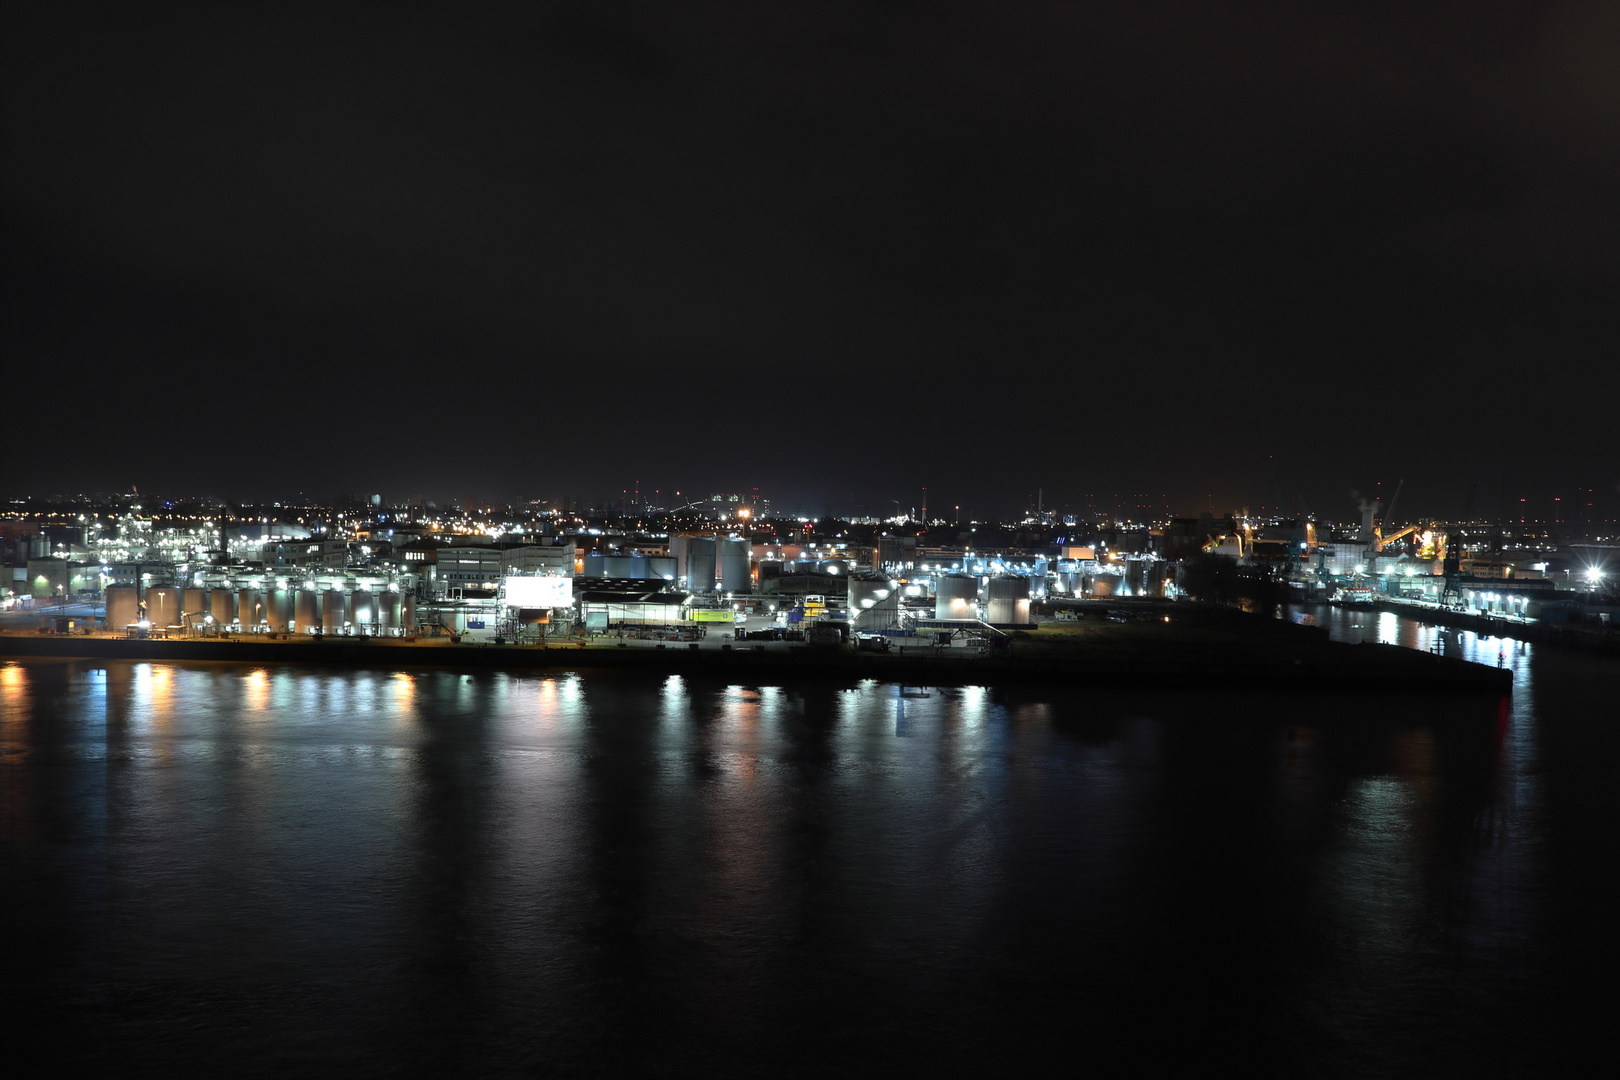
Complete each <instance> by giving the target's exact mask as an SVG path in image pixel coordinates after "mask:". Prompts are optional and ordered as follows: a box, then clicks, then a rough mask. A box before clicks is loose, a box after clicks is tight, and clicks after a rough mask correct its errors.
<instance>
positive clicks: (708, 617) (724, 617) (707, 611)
mask: <svg viewBox="0 0 1620 1080" xmlns="http://www.w3.org/2000/svg"><path fill="white" fill-rule="evenodd" d="M687 618H689V619H691V620H692V621H693V622H731V621H733V620H732V611H731V609H730V608H719V609H715V608H693V609H692V610H691V611H689V612H688V613H687Z"/></svg>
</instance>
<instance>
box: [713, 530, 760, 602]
mask: <svg viewBox="0 0 1620 1080" xmlns="http://www.w3.org/2000/svg"><path fill="white" fill-rule="evenodd" d="M749 554H750V551H749V547H748V541H746V540H722V541H720V588H721V589H723V590H725V591H726V592H734V593H738V592H750V591H752V589H753V587H754V582H753V578H752V577H750V576H749V573H748V558H749Z"/></svg>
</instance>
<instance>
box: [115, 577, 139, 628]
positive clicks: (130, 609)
mask: <svg viewBox="0 0 1620 1080" xmlns="http://www.w3.org/2000/svg"><path fill="white" fill-rule="evenodd" d="M139 603H140V601H139V600H138V599H137V598H136V596H135V586H133V585H109V586H107V629H109V630H122V629H123V628H124V627H126V626H128V625H129V624H130V623H132V622H134V621H135V616H136V613H137V611H138V610H139V609H138V608H137V606H136V605H137V604H139Z"/></svg>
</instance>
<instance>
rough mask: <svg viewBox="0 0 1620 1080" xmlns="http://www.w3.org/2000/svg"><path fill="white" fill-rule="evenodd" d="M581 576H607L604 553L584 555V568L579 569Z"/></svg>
mask: <svg viewBox="0 0 1620 1080" xmlns="http://www.w3.org/2000/svg"><path fill="white" fill-rule="evenodd" d="M580 576H581V577H592V578H595V577H607V557H606V556H604V555H587V556H585V566H584V569H583V570H581V571H580Z"/></svg>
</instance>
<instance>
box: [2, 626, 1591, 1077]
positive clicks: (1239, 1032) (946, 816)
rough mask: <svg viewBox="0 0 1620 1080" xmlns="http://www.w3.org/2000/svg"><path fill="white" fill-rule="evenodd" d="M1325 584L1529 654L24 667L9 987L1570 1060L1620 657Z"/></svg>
mask: <svg viewBox="0 0 1620 1080" xmlns="http://www.w3.org/2000/svg"><path fill="white" fill-rule="evenodd" d="M1313 617H1315V618H1318V619H1320V620H1321V621H1322V622H1324V623H1325V624H1327V625H1328V626H1329V628H1330V630H1331V632H1332V633H1333V634H1334V635H1335V636H1339V637H1342V638H1345V639H1348V640H1363V639H1371V640H1392V641H1397V642H1399V643H1401V644H1405V645H1408V646H1409V647H1421V648H1439V647H1441V646H1440V645H1437V644H1436V640H1437V639H1438V640H1440V641H1443V643H1444V644H1443V647H1444V648H1446V649H1447V650H1449V651H1452V652H1454V653H1457V654H1461V655H1467V656H1470V657H1471V658H1478V659H1480V660H1482V661H1485V662H1488V663H1491V664H1497V663H1500V664H1502V665H1503V666H1511V667H1512V669H1513V671H1514V675H1515V684H1514V686H1515V689H1514V694H1513V696H1512V697H1511V698H1510V699H1494V698H1481V697H1473V696H1463V697H1447V696H1425V697H1411V696H1403V695H1397V694H1381V693H1378V692H1377V691H1376V690H1374V691H1372V692H1370V693H1368V694H1364V695H1351V696H1345V695H1333V694H1322V695H1309V694H1298V693H1294V694H1284V693H1268V692H1266V691H1265V690H1264V689H1263V688H1259V689H1256V690H1255V691H1253V692H1249V693H1242V694H1236V693H1219V694H1208V695H1201V694H1196V693H1187V692H1175V693H1169V692H1162V691H1158V690H1155V689H1154V688H1153V687H1152V686H1150V685H1144V686H1112V687H1092V686H1087V687H1076V688H1073V689H1069V690H1043V691H1039V692H1036V691H1023V690H1017V691H999V690H994V689H986V688H978V687H966V688H959V689H940V688H929V689H919V688H909V687H898V686H895V685H892V684H879V683H873V682H863V683H854V684H848V685H837V684H814V683H812V684H806V685H802V686H795V685H783V686H743V685H728V684H726V683H724V682H711V683H703V682H693V681H689V680H683V679H681V678H675V677H671V678H665V677H626V676H625V675H623V674H610V673H597V674H583V675H581V674H570V675H558V676H551V675H545V674H538V673H515V674H498V673H479V674H470V675H469V674H465V673H456V672H450V671H416V672H403V671H387V670H364V671H360V670H327V669H315V668H299V667H296V666H252V665H242V666H235V665H225V664H199V665H174V664H159V663H113V664H104V663H97V664H43V663H26V664H18V663H11V664H0V785H3V787H0V807H3V818H0V826H3V828H0V842H3V847H0V856H3V871H4V877H3V885H0V917H3V919H4V923H3V925H4V926H5V928H6V937H5V949H6V953H7V955H6V961H5V976H4V985H5V989H6V1001H5V1008H6V1016H7V1025H8V1027H9V1028H10V1029H11V1030H12V1031H13V1032H14V1043H15V1041H16V1039H17V1037H21V1038H22V1039H23V1040H26V1041H28V1042H31V1043H32V1044H34V1045H37V1046H39V1047H41V1048H43V1049H44V1050H45V1051H46V1052H47V1053H48V1054H49V1059H50V1060H51V1061H52V1062H53V1064H54V1065H55V1066H56V1068H57V1069H58V1070H60V1071H61V1072H62V1073H63V1074H64V1075H91V1074H94V1075H107V1074H111V1073H115V1072H116V1073H119V1074H126V1073H129V1072H131V1071H132V1070H133V1071H138V1072H144V1071H148V1070H156V1069H159V1068H161V1069H164V1070H165V1071H172V1072H176V1073H178V1074H192V1075H212V1074H219V1073H231V1074H237V1075H248V1076H259V1075H277V1074H289V1073H298V1074H317V1075H325V1074H332V1075H338V1074H341V1075H345V1076H446V1075H451V1076H454V1075H465V1076H526V1075H696V1074H702V1075H709V1076H714V1075H749V1076H752V1075H760V1074H778V1075H793V1076H823V1075H828V1074H831V1073H837V1072H847V1071H855V1072H858V1073H860V1074H865V1073H869V1072H875V1071H878V1070H880V1069H889V1070H905V1071H906V1072H908V1073H910V1072H921V1071H924V1070H927V1071H935V1072H944V1073H946V1074H950V1075H956V1074H961V1073H964V1072H967V1071H970V1070H980V1069H995V1070H997V1071H998V1072H1014V1071H1016V1072H1018V1073H1023V1072H1033V1071H1036V1070H1037V1069H1039V1070H1041V1071H1046V1070H1048V1069H1054V1068H1056V1069H1062V1070H1064V1071H1066V1072H1068V1071H1081V1070H1102V1071H1104V1072H1105V1074H1110V1075H1118V1074H1120V1073H1122V1072H1130V1073H1133V1074H1134V1073H1145V1072H1150V1071H1158V1070H1161V1069H1168V1068H1175V1069H1178V1070H1180V1069H1186V1068H1189V1067H1191V1068H1198V1069H1222V1070H1227V1069H1230V1070H1233V1071H1238V1070H1242V1071H1244V1072H1251V1073H1260V1074H1266V1075H1289V1076H1297V1075H1315V1076H1327V1077H1337V1076H1344V1077H1374V1076H1390V1075H1400V1076H1469V1077H1476V1078H1477V1077H1488V1076H1544V1075H1549V1074H1550V1073H1558V1072H1562V1071H1566V1068H1565V1067H1568V1066H1572V1065H1573V1064H1574V1063H1575V1062H1576V1061H1578V1060H1579V1056H1578V1055H1580V1054H1581V1052H1582V1051H1583V1050H1584V1049H1585V1048H1587V1047H1589V1046H1591V1045H1592V1041H1593V1040H1594V1039H1595V1038H1596V1037H1597V1036H1599V1035H1601V1034H1602V1033H1604V1032H1606V1030H1607V1026H1608V1023H1609V1021H1610V1016H1609V1007H1608V1004H1609V1001H1610V996H1611V992H1610V991H1609V990H1607V989H1604V987H1607V986H1608V985H1609V983H1610V977H1611V965H1610V961H1611V960H1612V958H1613V956H1614V951H1613V944H1614V934H1613V931H1612V929H1611V926H1610V919H1611V914H1612V913H1611V910H1610V907H1611V904H1610V896H1611V895H1612V894H1611V893H1609V892H1607V891H1606V890H1607V880H1608V874H1609V872H1610V868H1611V866H1612V864H1613V859H1614V856H1615V853H1616V852H1615V847H1616V845H1615V843H1614V839H1613V836H1614V830H1615V827H1616V822H1617V820H1620V819H1617V817H1616V814H1615V811H1616V809H1617V803H1620V799H1617V798H1616V795H1615V793H1614V792H1615V785H1614V783H1613V777H1614V770H1615V766H1616V764H1617V763H1620V757H1617V752H1616V751H1617V745H1620V744H1617V740H1616V736H1615V734H1614V726H1615V720H1616V716H1617V712H1620V710H1617V708H1616V701H1617V694H1616V690H1617V687H1620V681H1617V678H1616V676H1617V674H1620V672H1617V670H1616V668H1615V666H1614V665H1613V663H1612V662H1603V661H1600V660H1597V659H1595V658H1588V657H1584V656H1578V655H1571V654H1560V653H1555V652H1548V651H1547V650H1545V649H1542V650H1537V649H1535V648H1534V647H1533V646H1529V645H1521V644H1518V643H1513V642H1501V641H1495V640H1486V639H1480V638H1477V637H1476V636H1475V635H1473V634H1470V633H1466V632H1453V631H1439V630H1433V629H1430V628H1425V627H1421V626H1418V625H1416V624H1413V623H1410V622H1407V621H1405V620H1402V619H1398V618H1395V617H1393V616H1380V615H1376V614H1371V613H1366V614H1363V613H1353V612H1342V611H1326V610H1323V611H1320V612H1315V613H1314V614H1313ZM1591 979H1601V983H1600V984H1599V992H1597V993H1596V994H1595V996H1594V993H1593V992H1591V991H1588V990H1587V989H1585V988H1586V986H1587V985H1588V980H1591Z"/></svg>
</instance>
